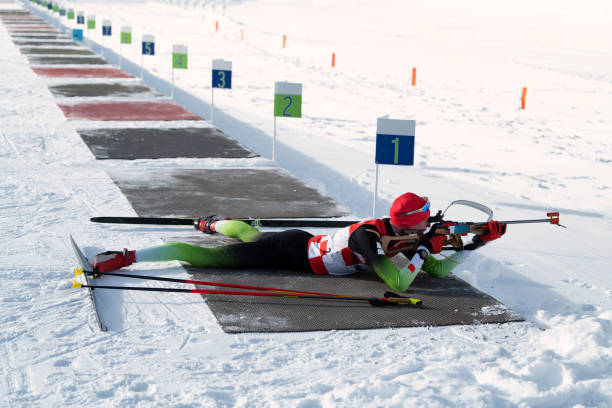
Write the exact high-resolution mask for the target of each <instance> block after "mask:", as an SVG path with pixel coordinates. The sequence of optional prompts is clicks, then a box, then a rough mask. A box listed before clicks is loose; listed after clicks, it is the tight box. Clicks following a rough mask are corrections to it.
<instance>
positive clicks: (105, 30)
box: [102, 20, 113, 37]
mask: <svg viewBox="0 0 612 408" xmlns="http://www.w3.org/2000/svg"><path fill="white" fill-rule="evenodd" d="M112 34H113V26H112V25H111V22H110V20H104V22H102V36H103V37H110V36H111V35H112Z"/></svg>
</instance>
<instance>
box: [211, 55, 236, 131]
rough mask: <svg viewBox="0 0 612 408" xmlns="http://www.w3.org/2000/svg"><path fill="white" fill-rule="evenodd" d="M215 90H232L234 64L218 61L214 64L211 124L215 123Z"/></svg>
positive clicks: (214, 61)
mask: <svg viewBox="0 0 612 408" xmlns="http://www.w3.org/2000/svg"><path fill="white" fill-rule="evenodd" d="M215 88H221V89H232V62H231V61H225V60H223V59H216V60H213V62H212V97H211V104H210V123H212V124H214V123H215Z"/></svg>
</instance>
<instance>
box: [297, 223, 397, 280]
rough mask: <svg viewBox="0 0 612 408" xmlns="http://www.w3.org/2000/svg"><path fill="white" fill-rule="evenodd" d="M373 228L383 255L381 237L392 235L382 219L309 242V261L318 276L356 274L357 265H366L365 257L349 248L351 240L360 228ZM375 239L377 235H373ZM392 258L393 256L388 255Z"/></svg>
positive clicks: (353, 226) (318, 237) (314, 238)
mask: <svg viewBox="0 0 612 408" xmlns="http://www.w3.org/2000/svg"><path fill="white" fill-rule="evenodd" d="M364 225H371V226H373V227H374V228H375V229H376V230H377V232H378V234H379V235H378V237H377V240H378V242H377V247H378V248H379V252H380V253H382V249H381V248H382V247H381V246H380V237H381V236H383V235H388V234H391V232H388V231H387V228H386V227H385V222H384V220H382V219H375V220H368V221H363V222H360V223H357V224H353V225H351V226H348V227H345V228H342V229H340V230H338V231H336V232H334V233H333V234H331V235H317V236H315V237H313V238H311V239H310V241H308V260H309V261H310V266H311V267H312V270H313V271H314V273H316V274H320V275H350V274H352V273H355V272H356V269H355V265H362V264H366V263H367V262H366V259H365V256H363V255H362V254H359V253H357V252H355V251H353V250H351V249H350V248H349V238H350V237H351V234H352V233H353V232H355V230H357V229H358V228H359V227H361V226H364ZM372 236H373V237H374V236H375V234H372ZM387 256H388V257H392V256H393V255H387Z"/></svg>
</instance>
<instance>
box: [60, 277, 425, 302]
mask: <svg viewBox="0 0 612 408" xmlns="http://www.w3.org/2000/svg"><path fill="white" fill-rule="evenodd" d="M72 288H91V289H114V290H135V291H145V292H173V293H199V294H207V295H231V296H264V297H277V298H289V299H310V300H315V299H320V300H336V301H338V300H341V301H366V302H369V303H370V304H371V305H372V306H384V305H406V306H421V305H422V301H421V300H420V299H414V298H404V297H379V298H377V297H359V296H319V295H300V294H285V295H283V294H281V293H275V292H242V291H231V290H208V289H179V288H147V287H141V286H107V285H83V284H81V283H79V282H77V281H74V282H73V284H72Z"/></svg>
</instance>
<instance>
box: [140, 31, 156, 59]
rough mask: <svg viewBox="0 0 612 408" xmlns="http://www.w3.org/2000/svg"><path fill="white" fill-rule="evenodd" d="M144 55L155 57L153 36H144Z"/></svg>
mask: <svg viewBox="0 0 612 408" xmlns="http://www.w3.org/2000/svg"><path fill="white" fill-rule="evenodd" d="M142 55H155V37H153V36H152V35H149V34H145V35H143V36H142Z"/></svg>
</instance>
